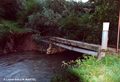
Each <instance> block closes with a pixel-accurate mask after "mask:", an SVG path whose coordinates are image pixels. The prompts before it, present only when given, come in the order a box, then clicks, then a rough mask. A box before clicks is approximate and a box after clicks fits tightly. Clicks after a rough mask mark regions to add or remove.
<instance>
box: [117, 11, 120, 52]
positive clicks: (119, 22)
mask: <svg viewBox="0 0 120 82" xmlns="http://www.w3.org/2000/svg"><path fill="white" fill-rule="evenodd" d="M119 36H120V11H119V21H118V34H117V52H118V50H119V38H120V37H119Z"/></svg>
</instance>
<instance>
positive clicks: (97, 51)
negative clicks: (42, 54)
mask: <svg viewBox="0 0 120 82" xmlns="http://www.w3.org/2000/svg"><path fill="white" fill-rule="evenodd" d="M35 39H36V40H38V41H42V42H45V43H48V44H49V48H48V49H50V48H52V47H53V46H52V45H55V46H58V47H61V48H64V49H67V50H71V51H75V52H79V53H83V54H88V55H93V56H97V57H98V56H100V55H103V52H105V51H104V50H101V46H100V45H96V44H90V43H86V42H81V41H75V40H69V39H64V38H60V37H41V36H38V35H36V38H35ZM109 50H111V51H112V50H113V49H111V48H109Z"/></svg>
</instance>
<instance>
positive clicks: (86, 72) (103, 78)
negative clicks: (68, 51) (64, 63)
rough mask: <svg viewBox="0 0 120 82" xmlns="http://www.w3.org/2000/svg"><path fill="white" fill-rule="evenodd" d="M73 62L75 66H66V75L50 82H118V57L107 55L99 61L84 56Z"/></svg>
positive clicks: (119, 64)
mask: <svg viewBox="0 0 120 82" xmlns="http://www.w3.org/2000/svg"><path fill="white" fill-rule="evenodd" d="M74 62H75V63H76V64H75V65H72V66H68V68H67V74H63V75H61V76H60V77H59V76H57V77H55V78H54V81H52V82H120V56H116V55H107V56H106V57H104V58H103V59H102V60H100V61H98V60H97V59H96V58H94V57H91V56H86V57H85V59H83V60H80V59H77V60H76V61H74ZM71 77H72V78H71ZM74 78H77V80H76V81H74Z"/></svg>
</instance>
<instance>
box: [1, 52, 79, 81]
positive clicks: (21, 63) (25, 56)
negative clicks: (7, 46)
mask: <svg viewBox="0 0 120 82" xmlns="http://www.w3.org/2000/svg"><path fill="white" fill-rule="evenodd" d="M79 56H81V55H80V54H78V53H74V52H69V53H68V52H64V53H60V54H56V55H46V54H40V53H39V52H19V53H12V54H7V55H4V56H0V82H50V80H51V78H52V77H53V76H54V75H55V74H56V73H57V72H58V71H59V70H60V69H62V68H61V64H62V63H61V62H62V61H69V60H73V59H76V58H78V57H79Z"/></svg>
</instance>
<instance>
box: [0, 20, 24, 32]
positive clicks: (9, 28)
mask: <svg viewBox="0 0 120 82" xmlns="http://www.w3.org/2000/svg"><path fill="white" fill-rule="evenodd" d="M23 31H24V30H23V29H22V28H20V26H19V25H18V23H16V22H14V21H7V20H2V21H1V24H0V32H3V33H4V32H23Z"/></svg>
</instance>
